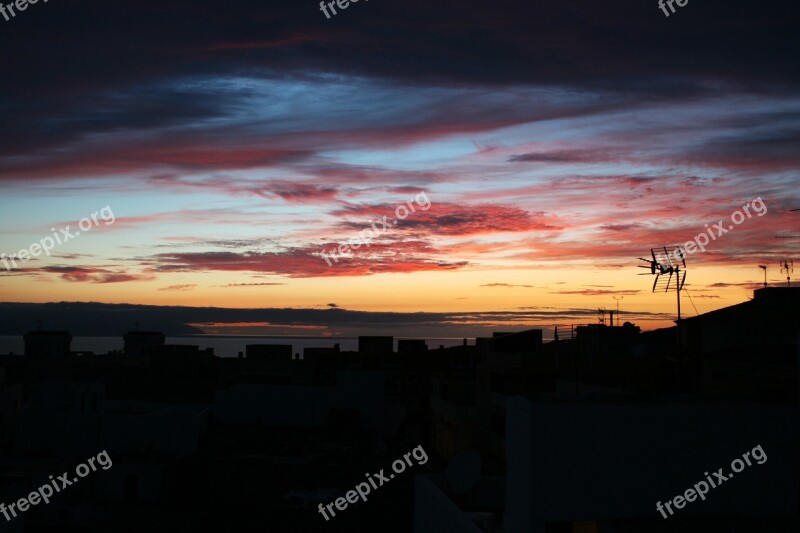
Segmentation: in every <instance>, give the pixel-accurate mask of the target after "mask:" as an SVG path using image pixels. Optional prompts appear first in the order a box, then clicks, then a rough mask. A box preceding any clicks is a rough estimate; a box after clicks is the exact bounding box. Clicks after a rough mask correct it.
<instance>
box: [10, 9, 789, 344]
mask: <svg viewBox="0 0 800 533" xmlns="http://www.w3.org/2000/svg"><path fill="white" fill-rule="evenodd" d="M799 12H800V11H799V10H798V7H797V5H796V4H792V5H789V4H783V3H782V4H780V7H779V8H778V7H776V6H770V5H769V4H763V5H762V4H754V3H738V4H736V3H730V2H725V3H722V2H714V1H712V2H699V1H692V2H690V3H689V4H688V5H687V6H686V7H683V8H681V9H680V10H679V11H678V12H677V13H675V14H674V15H672V16H670V17H669V18H667V17H665V16H664V15H663V13H662V12H661V11H660V10H659V9H658V7H657V2H656V1H655V0H652V1H651V2H641V1H637V2H633V1H625V2H578V1H564V0H559V1H536V2H531V1H525V2H521V1H520V2H516V1H513V2H500V3H497V2H459V3H454V2H444V1H425V2H421V1H407V0H405V1H402V2H399V1H397V0H371V1H369V2H367V1H366V0H362V1H361V2H359V3H357V4H351V5H350V7H349V8H348V9H346V10H343V11H341V12H340V13H339V14H338V15H336V16H335V17H332V18H331V19H330V20H327V19H326V18H325V16H324V15H323V14H322V13H321V12H320V10H319V3H318V2H314V1H312V0H302V1H300V0H291V1H289V2H239V1H226V2H214V3H210V2H196V1H192V2H189V1H183V0H179V1H174V2H173V1H170V2H155V1H142V0H137V1H136V2H128V1H122V2H114V3H109V2H99V1H83V2H69V3H67V2H58V1H54V2H49V3H47V4H43V3H41V2H40V3H38V4H36V5H35V6H30V8H29V9H28V10H26V11H25V12H24V13H19V14H18V15H19V16H17V17H15V18H14V19H12V20H10V21H4V20H2V19H0V43H2V45H3V47H2V48H3V52H2V56H1V57H0V77H1V78H0V110H1V111H2V113H0V131H2V134H0V135H1V136H2V137H1V138H2V142H1V143H0V188H1V189H2V195H1V196H0V220H2V229H1V230H0V253H5V254H6V256H14V255H16V254H17V252H18V251H19V250H21V249H23V248H28V247H30V245H31V244H33V243H36V242H38V241H40V240H41V239H43V238H45V237H47V236H49V235H51V234H52V231H51V230H50V228H56V230H58V229H59V228H64V227H66V226H67V225H70V226H71V228H72V232H73V233H74V231H75V230H76V229H77V225H78V221H79V220H80V219H81V218H83V217H87V216H90V215H91V214H92V213H96V212H99V211H100V210H101V209H102V208H104V207H106V206H108V207H109V208H110V210H111V211H112V212H113V215H114V223H113V224H110V225H109V224H106V223H105V222H104V221H103V220H102V219H100V220H99V224H98V225H96V226H95V225H93V226H92V228H91V230H90V231H85V232H84V231H81V232H80V233H81V234H80V235H79V236H77V237H75V238H74V239H72V240H70V241H69V242H65V243H63V244H62V245H58V246H56V247H55V248H54V250H53V251H52V256H51V257H47V256H44V255H40V256H39V257H36V258H34V259H32V260H30V261H28V262H26V263H22V264H20V265H19V267H20V268H18V269H16V270H13V271H11V272H7V271H6V270H5V268H3V269H2V270H1V271H0V301H5V302H54V301H76V302H77V301H81V302H89V301H91V302H105V303H132V304H152V305H172V306H215V307H231V308H234V307H236V308H254V307H259V308H281V309H283V308H296V309H306V308H313V309H332V308H339V309H342V310H352V311H366V312H387V311H388V312H397V313H415V312H435V313H442V316H443V317H446V318H442V319H441V333H442V336H447V335H448V334H449V333H453V334H454V335H462V334H467V333H468V332H469V331H471V330H474V328H473V326H486V327H489V328H490V329H491V328H494V329H498V328H499V329H502V328H511V329H519V328H521V327H525V326H528V327H538V326H548V327H549V326H551V325H552V324H569V323H586V322H596V321H597V318H596V310H597V308H598V307H606V308H608V309H614V308H615V306H616V302H615V301H614V299H613V297H615V296H616V297H618V298H619V297H620V296H621V297H623V299H622V300H621V301H620V307H621V309H622V310H623V311H625V312H626V313H627V314H625V315H623V320H631V321H634V322H636V323H637V325H640V326H642V327H643V329H652V328H655V327H662V326H666V325H670V324H671V323H672V322H671V320H673V319H674V314H675V298H674V294H670V295H665V294H663V293H657V294H653V293H651V286H652V281H653V280H652V278H651V277H650V276H649V272H646V271H645V270H641V269H638V268H637V266H638V265H639V264H643V263H641V262H640V261H638V260H637V259H636V258H637V257H639V256H647V255H649V250H650V248H651V247H654V246H659V245H671V244H679V243H685V242H686V241H689V240H691V239H693V238H694V237H695V236H696V235H697V234H699V233H701V232H704V231H705V230H706V228H705V225H706V224H708V225H709V226H711V225H713V224H716V223H717V222H718V221H719V220H720V219H723V221H724V222H725V226H726V227H727V226H729V225H730V217H731V214H732V213H733V212H734V211H736V210H737V209H740V208H741V207H742V206H743V205H744V204H746V203H749V202H750V201H751V200H753V199H755V198H761V199H762V201H763V204H764V205H766V208H767V213H766V214H765V215H764V216H753V217H752V218H748V219H746V220H744V221H743V222H742V223H741V224H740V225H738V226H736V227H735V228H734V229H732V230H730V231H728V233H726V234H725V235H723V236H720V237H719V238H718V239H717V240H715V241H713V242H711V243H710V244H709V245H708V246H707V250H706V251H705V252H698V253H695V254H693V255H691V256H690V257H689V259H688V267H689V268H688V278H687V289H688V295H689V296H691V298H692V300H693V303H691V302H689V301H688V298H686V299H685V301H684V308H683V309H684V313H685V316H694V314H695V307H696V310H697V312H700V313H703V312H707V311H710V310H713V309H716V308H719V307H724V306H728V305H733V304H735V303H738V302H741V301H745V300H746V299H747V298H748V297H749V296H752V290H753V288H755V287H758V286H760V285H761V284H762V283H763V271H762V270H760V269H759V268H758V265H759V264H765V265H768V271H767V274H768V279H769V282H770V283H780V282H781V280H783V283H784V284H785V275H782V274H781V273H780V271H779V268H778V263H779V260H781V259H783V258H795V259H798V258H800V256H798V254H797V249H798V245H800V240H791V239H781V238H778V237H777V236H778V235H790V234H791V235H798V234H800V212H793V211H791V209H796V208H800V187H799V185H800V89H798V78H800V61H798V58H797V52H798V50H800V37H798V33H800V32H798V31H797V26H798V16H797V15H798V13H799ZM420 193H424V194H425V195H426V197H427V198H428V199H429V200H430V207H429V208H428V209H426V210H424V211H423V210H421V209H417V211H416V212H415V213H411V214H409V215H408V217H407V218H405V219H404V220H398V221H397V223H396V224H395V225H392V227H391V228H388V229H387V230H386V231H385V233H383V234H382V235H380V236H378V237H376V238H375V239H374V240H373V241H372V242H371V244H370V246H369V247H366V246H362V247H360V248H359V249H357V250H353V254H352V256H349V257H342V258H340V259H339V262H338V263H334V264H332V265H331V266H329V265H328V264H327V263H326V261H325V260H324V259H323V258H322V257H320V255H319V253H320V252H321V251H323V250H329V249H332V248H335V247H338V246H339V244H341V243H345V242H347V241H349V240H351V239H353V238H355V237H357V236H358V234H359V232H361V231H362V230H365V229H367V228H369V227H370V223H371V222H373V221H375V220H377V219H380V218H381V217H383V216H384V215H387V216H388V220H389V221H390V222H391V221H392V220H394V219H396V218H397V217H395V216H394V213H395V208H396V207H397V206H399V205H407V203H408V202H409V201H412V202H413V200H414V199H415V198H416V197H417V195H419V194H420ZM798 266H799V267H800V264H799V265H798ZM1 267H2V265H0V268H1ZM639 273H646V274H648V275H647V276H638V275H637V274H639ZM796 276H797V277H798V278H800V270H799V271H798V272H797V273H796ZM493 313H496V314H493ZM448 314H452V316H451V315H448ZM236 328H238V329H237V331H249V332H257V333H282V334H286V333H291V332H293V331H295V332H297V333H298V334H331V333H336V330H335V328H333V327H332V326H330V325H326V324H315V323H302V321H297V320H292V321H289V320H287V321H286V322H285V323H281V320H280V319H277V320H276V321H275V322H269V323H267V322H264V323H257V324H256V323H254V324H252V327H251V328H248V325H247V324H238V325H236ZM242 328H244V329H242ZM471 328H472V329H471ZM215 331H225V328H222V329H215ZM432 332H435V328H434V329H430V328H429V329H426V333H432ZM365 333H368V331H367V330H365Z"/></svg>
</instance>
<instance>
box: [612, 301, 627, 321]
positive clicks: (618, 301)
mask: <svg viewBox="0 0 800 533" xmlns="http://www.w3.org/2000/svg"><path fill="white" fill-rule="evenodd" d="M612 298H613V299H614V300H615V301H616V302H617V326H619V301H620V300H622V299H623V298H625V297H624V296H612ZM611 325H612V326H613V325H614V324H611Z"/></svg>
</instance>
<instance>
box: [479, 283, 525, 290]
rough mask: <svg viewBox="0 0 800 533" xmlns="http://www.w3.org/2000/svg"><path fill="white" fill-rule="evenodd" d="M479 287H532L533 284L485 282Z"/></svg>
mask: <svg viewBox="0 0 800 533" xmlns="http://www.w3.org/2000/svg"><path fill="white" fill-rule="evenodd" d="M481 287H520V288H526V289H532V288H533V285H509V284H508V283H487V284H485V285H481Z"/></svg>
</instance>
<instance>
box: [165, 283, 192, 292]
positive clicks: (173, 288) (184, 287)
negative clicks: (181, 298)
mask: <svg viewBox="0 0 800 533" xmlns="http://www.w3.org/2000/svg"><path fill="white" fill-rule="evenodd" d="M195 287H197V285H194V284H186V285H170V286H169V287H162V288H160V289H158V290H160V291H190V290H192V289H194V288H195Z"/></svg>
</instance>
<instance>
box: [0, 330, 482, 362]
mask: <svg viewBox="0 0 800 533" xmlns="http://www.w3.org/2000/svg"><path fill="white" fill-rule="evenodd" d="M401 339H402V338H396V339H395V340H394V349H395V350H397V341H398V340H401ZM423 340H425V341H426V342H427V344H428V348H429V349H435V348H438V347H439V346H444V347H445V348H448V347H450V346H458V345H460V344H463V342H464V339H463V338H461V337H459V338H437V339H423ZM467 342H468V344H475V339H467ZM166 343H167V344H191V345H197V346H199V347H200V349H206V348H213V349H214V355H217V356H219V357H237V356H238V354H239V352H245V351H246V346H247V345H248V344H291V345H292V352H293V353H299V354H302V353H303V349H304V348H332V347H333V345H334V344H337V343H338V344H339V348H340V349H341V350H342V351H355V350H357V349H358V337H276V336H261V337H259V336H256V337H235V336H230V335H186V336H180V337H167V340H166ZM122 346H123V341H122V337H73V338H72V351H73V352H93V353H95V354H106V353H108V352H111V351H114V350H117V351H120V352H121V351H122ZM24 351H25V343H24V342H23V340H22V335H0V354H4V355H5V354H9V353H13V354H22V353H24Z"/></svg>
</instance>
